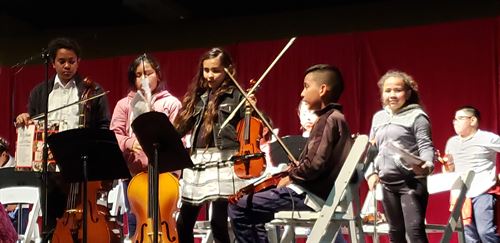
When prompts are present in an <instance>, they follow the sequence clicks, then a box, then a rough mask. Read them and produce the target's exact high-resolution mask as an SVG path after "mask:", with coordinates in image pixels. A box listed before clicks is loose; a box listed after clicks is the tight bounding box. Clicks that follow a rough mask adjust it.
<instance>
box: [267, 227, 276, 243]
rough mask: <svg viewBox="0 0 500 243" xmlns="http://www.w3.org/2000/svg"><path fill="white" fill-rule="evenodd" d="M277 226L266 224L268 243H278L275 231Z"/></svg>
mask: <svg viewBox="0 0 500 243" xmlns="http://www.w3.org/2000/svg"><path fill="white" fill-rule="evenodd" d="M277 227H278V226H274V225H270V224H266V231H267V239H268V240H269V243H278V239H279V238H278V230H276V228H277Z"/></svg>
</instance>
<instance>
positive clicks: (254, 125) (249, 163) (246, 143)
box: [232, 79, 266, 179]
mask: <svg viewBox="0 0 500 243" xmlns="http://www.w3.org/2000/svg"><path fill="white" fill-rule="evenodd" d="M250 84H251V85H254V84H255V81H254V80H253V79H252V80H250ZM246 103H247V104H246V105H245V117H244V118H243V119H241V121H240V122H238V125H237V126H236V133H237V134H238V141H239V143H240V149H239V150H238V153H237V154H236V155H234V156H232V160H233V161H234V173H235V174H236V176H238V177H239V178H242V179H252V178H257V177H259V176H261V175H262V173H264V171H265V170H266V157H265V153H264V152H262V151H261V150H260V139H261V136H262V130H263V128H264V126H263V125H262V121H261V120H260V119H258V118H256V117H254V116H252V112H253V109H252V107H251V106H250V104H249V102H246Z"/></svg>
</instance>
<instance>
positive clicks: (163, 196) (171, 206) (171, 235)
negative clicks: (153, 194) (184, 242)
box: [128, 172, 179, 243]
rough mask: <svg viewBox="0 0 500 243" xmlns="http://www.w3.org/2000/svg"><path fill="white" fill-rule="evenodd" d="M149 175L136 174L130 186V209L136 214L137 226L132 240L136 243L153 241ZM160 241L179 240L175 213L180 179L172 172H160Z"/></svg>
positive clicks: (165, 242) (164, 242)
mask: <svg viewBox="0 0 500 243" xmlns="http://www.w3.org/2000/svg"><path fill="white" fill-rule="evenodd" d="M148 180H149V175H148V173H146V172H141V173H139V174H137V175H135V176H134V177H133V178H132V180H131V181H130V184H129V186H128V200H129V202H130V209H131V210H132V212H133V213H134V214H135V216H136V220H137V226H136V227H137V228H136V230H135V234H134V236H132V241H133V242H135V243H142V242H153V237H152V234H151V232H153V222H152V221H151V217H149V215H148V198H149V195H148V194H149V190H148ZM158 185H159V186H158V197H159V199H158V200H159V202H158V206H159V228H158V231H159V232H158V235H159V238H158V240H159V242H162V243H167V242H178V240H179V237H178V236H177V229H176V222H175V218H174V213H175V212H176V211H177V201H178V200H179V180H178V179H177V178H176V177H175V176H174V175H173V174H172V173H168V172H167V173H161V174H159V183H158Z"/></svg>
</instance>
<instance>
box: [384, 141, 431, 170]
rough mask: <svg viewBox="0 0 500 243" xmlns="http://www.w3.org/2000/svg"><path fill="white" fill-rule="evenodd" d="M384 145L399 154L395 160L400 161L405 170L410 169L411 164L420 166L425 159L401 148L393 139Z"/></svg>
mask: <svg viewBox="0 0 500 243" xmlns="http://www.w3.org/2000/svg"><path fill="white" fill-rule="evenodd" d="M385 147H386V149H389V150H390V151H391V152H393V153H394V154H396V155H398V156H400V158H399V160H396V161H399V162H401V164H402V166H403V167H405V168H406V169H407V170H412V168H413V166H421V165H422V164H424V163H425V160H423V159H421V158H420V157H418V156H416V155H414V154H412V153H410V152H408V151H407V150H406V149H403V148H401V147H400V145H399V144H398V143H396V142H395V141H391V142H387V143H386V146H385Z"/></svg>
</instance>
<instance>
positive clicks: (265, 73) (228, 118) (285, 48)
mask: <svg viewBox="0 0 500 243" xmlns="http://www.w3.org/2000/svg"><path fill="white" fill-rule="evenodd" d="M296 38H297V37H292V38H291V39H290V40H289V41H288V43H287V44H286V45H285V47H284V48H283V50H281V52H280V53H279V54H278V56H276V58H275V59H274V61H273V62H272V63H271V65H269V67H268V68H267V69H266V71H264V73H263V74H262V76H260V78H259V80H257V82H255V85H253V87H252V88H251V89H250V90H249V91H248V93H247V96H248V95H252V94H253V93H254V92H255V90H256V89H257V88H258V87H259V85H260V83H261V82H262V80H263V79H264V77H266V76H267V73H269V71H271V69H272V68H273V67H274V65H275V64H276V63H277V62H278V60H279V59H280V58H281V56H283V54H285V52H286V51H287V50H288V48H289V47H290V46H291V45H292V44H293V42H294V41H295V39H296ZM226 73H228V74H229V72H227V70H226ZM229 76H230V77H231V75H230V74H229ZM231 80H233V82H235V83H238V82H236V80H234V78H233V77H231ZM240 91H242V90H241V87H240ZM246 100H247V97H246V96H245V99H243V100H241V102H240V103H239V104H238V106H236V108H234V110H233V112H232V113H231V114H230V115H229V116H228V117H227V119H226V120H225V121H224V122H223V123H222V125H221V126H220V130H219V131H222V129H223V128H224V127H225V126H226V125H227V124H228V123H229V121H230V120H231V119H233V117H234V116H235V115H236V112H238V110H239V109H240V107H241V106H242V105H243V104H244V103H245V101H246Z"/></svg>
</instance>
